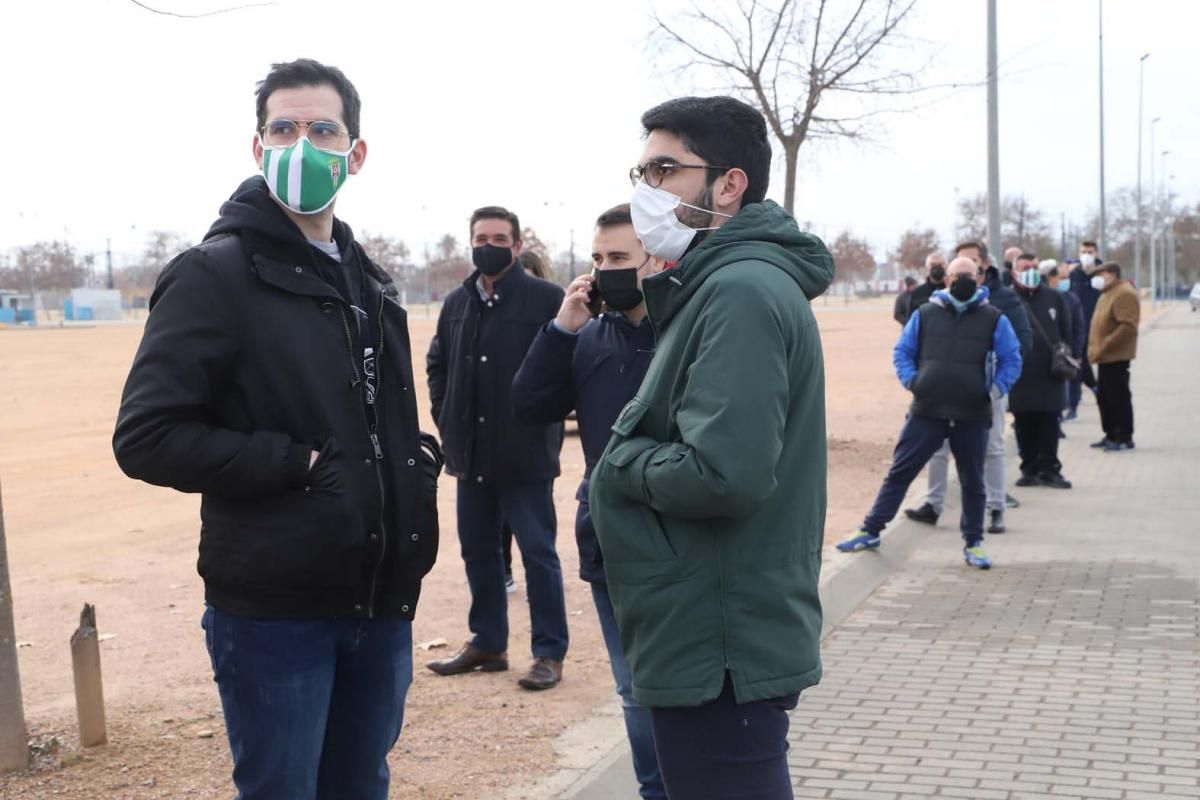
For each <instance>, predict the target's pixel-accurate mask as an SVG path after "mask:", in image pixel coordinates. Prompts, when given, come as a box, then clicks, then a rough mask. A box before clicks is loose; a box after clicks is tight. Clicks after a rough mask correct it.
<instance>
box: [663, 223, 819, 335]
mask: <svg viewBox="0 0 1200 800" xmlns="http://www.w3.org/2000/svg"><path fill="white" fill-rule="evenodd" d="M739 261H765V262H767V263H769V264H771V265H772V266H774V267H775V268H776V269H779V270H782V271H783V272H785V273H787V274H788V276H789V277H791V279H792V280H793V281H795V282H796V285H798V286H799V287H800V288H801V289H802V290H803V291H804V295H805V297H807V298H808V299H809V300H812V299H813V298H815V297H818V296H819V295H821V294H822V293H823V292H824V291H825V290H826V289H828V288H829V285H830V284H831V283H833V275H834V264H833V256H831V255H830V253H829V249H828V248H827V247H826V246H825V243H824V242H822V241H821V240H820V239H819V238H817V237H816V236H813V235H812V234H811V233H804V232H803V231H801V230H800V228H799V226H798V225H797V224H796V220H795V218H794V217H792V215H791V214H789V213H788V212H787V211H785V210H784V209H783V208H781V207H780V206H779V205H778V204H777V203H775V202H773V201H771V200H764V201H763V202H761V203H752V204H750V205H748V206H746V207H745V208H743V209H742V210H741V211H739V212H738V214H737V216H735V217H734V218H733V219H731V220H729V222H726V223H725V224H724V225H722V226H721V227H720V228H718V229H716V230H715V231H712V232H710V233H709V235H708V236H706V237H705V238H704V239H703V240H702V241H701V242H700V243H699V244H698V245H696V247H695V249H693V250H692V251H691V252H689V253H687V254H686V255H685V256H684V257H683V258H682V259H680V261H679V263H678V264H677V265H676V266H675V267H674V268H673V269H669V270H666V271H664V272H661V273H659V274H658V275H653V276H651V277H649V278H646V279H645V280H644V281H643V282H642V285H643V290H644V291H645V293H646V296H647V302H648V303H650V304H651V305H652V306H654V307H655V308H654V311H655V312H657V313H652V314H651V316H652V317H653V318H654V321H655V324H663V323H665V322H666V321H668V320H669V319H670V318H671V317H672V316H674V314H675V312H676V311H678V309H679V308H680V307H681V306H682V305H683V304H684V303H686V302H687V300H688V299H689V298H690V297H691V296H692V295H693V294H695V292H696V290H697V289H699V288H700V286H701V284H703V283H704V281H705V280H706V279H707V278H708V277H709V276H710V275H712V274H713V273H714V272H716V271H717V270H719V269H721V268H722V267H725V266H727V265H729V264H734V263H737V262H739ZM667 284H671V285H673V286H674V287H675V288H674V290H673V291H670V292H667V291H664V290H665V289H666V287H667ZM652 297H653V300H652V299H651V298H652ZM655 301H657V302H655Z"/></svg>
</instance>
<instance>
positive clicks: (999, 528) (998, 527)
mask: <svg viewBox="0 0 1200 800" xmlns="http://www.w3.org/2000/svg"><path fill="white" fill-rule="evenodd" d="M988 514H989V516H991V519H992V522H991V524H990V525H988V529H987V532H988V533H1004V531H1005V530H1006V529H1005V527H1004V512H1003V511H1001V510H1000V509H998V508H996V509H992V510H991V511H989V512H988Z"/></svg>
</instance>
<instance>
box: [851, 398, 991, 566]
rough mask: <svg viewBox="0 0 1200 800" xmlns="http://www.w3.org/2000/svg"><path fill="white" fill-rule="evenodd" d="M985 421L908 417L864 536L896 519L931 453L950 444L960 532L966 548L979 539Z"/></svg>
mask: <svg viewBox="0 0 1200 800" xmlns="http://www.w3.org/2000/svg"><path fill="white" fill-rule="evenodd" d="M990 427H991V420H987V421H976V420H968V421H961V420H960V421H953V420H945V419H933V418H931V417H917V416H912V415H911V414H910V415H909V417H908V421H907V422H905V423H904V430H902V431H900V441H898V442H897V443H896V451H895V453H894V454H893V455H892V467H891V469H889V470H888V474H887V477H886V478H884V479H883V485H882V486H880V487H879V494H878V495H876V497H875V505H873V506H872V507H871V511H870V513H868V514H867V518H866V519H865V520H864V521H863V524H862V528H863V530H864V531H866V532H867V533H871V534H876V535H878V534H879V532H880V531H882V530H883V529H884V527H885V526H886V525H887V524H888V523H889V522H891V521H892V519H894V518H895V516H896V512H897V511H899V510H900V504H901V503H903V502H904V495H905V493H906V492H908V487H909V485H910V484H911V483H912V482H913V480H914V479H915V478H916V477H917V475H919V474H920V472H921V470H922V469H924V468H925V465H926V464H927V463H928V462H929V459H931V458H933V454H934V453H936V452H937V451H938V448H940V447H941V446H942V442H944V441H947V440H949V441H950V452H951V453H953V454H954V466H955V467H956V468H957V470H958V482H959V485H960V486H961V487H962V507H963V510H962V516H961V517H960V519H959V528H960V529H961V530H962V535H963V539H965V540H966V542H967V546H968V547H974V546H975V545H976V544H978V543H979V542H980V541H981V540H982V539H983V514H984V505H985V503H986V500H987V492H986V490H985V489H984V486H983V456H984V453H985V452H986V450H987V439H988V429H989V428H990Z"/></svg>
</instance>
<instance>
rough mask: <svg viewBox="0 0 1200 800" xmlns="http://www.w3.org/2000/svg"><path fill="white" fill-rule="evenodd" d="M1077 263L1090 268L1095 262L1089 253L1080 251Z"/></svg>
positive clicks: (1094, 258)
mask: <svg viewBox="0 0 1200 800" xmlns="http://www.w3.org/2000/svg"><path fill="white" fill-rule="evenodd" d="M1079 263H1080V265H1081V266H1082V267H1083V268H1084V269H1085V270H1087V269H1091V268H1092V267H1093V266H1094V265H1095V263H1096V257H1095V256H1094V255H1092V254H1091V253H1080V254H1079Z"/></svg>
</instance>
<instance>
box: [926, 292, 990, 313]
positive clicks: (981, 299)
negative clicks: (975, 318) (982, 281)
mask: <svg viewBox="0 0 1200 800" xmlns="http://www.w3.org/2000/svg"><path fill="white" fill-rule="evenodd" d="M990 295H991V292H990V291H988V287H986V286H980V287H979V288H978V289H976V290H975V296H974V297H972V298H971V299H970V300H968V301H967V302H965V303H960V302H959V301H957V300H955V299H954V295H952V294H950V290H949V289H939V290H938V291H936V292H934V293H933V297H931V298H930V300H929V302H931V303H937V304H938V305H940V306H944V307H946V308H951V309H954V311H955V312H957V313H959V314H962V313H964V312H966V311H969V310H971V309H972V308H975V307H976V306H981V305H983V304H984V303H986V302H987V299H988V297H989V296H990Z"/></svg>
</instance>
